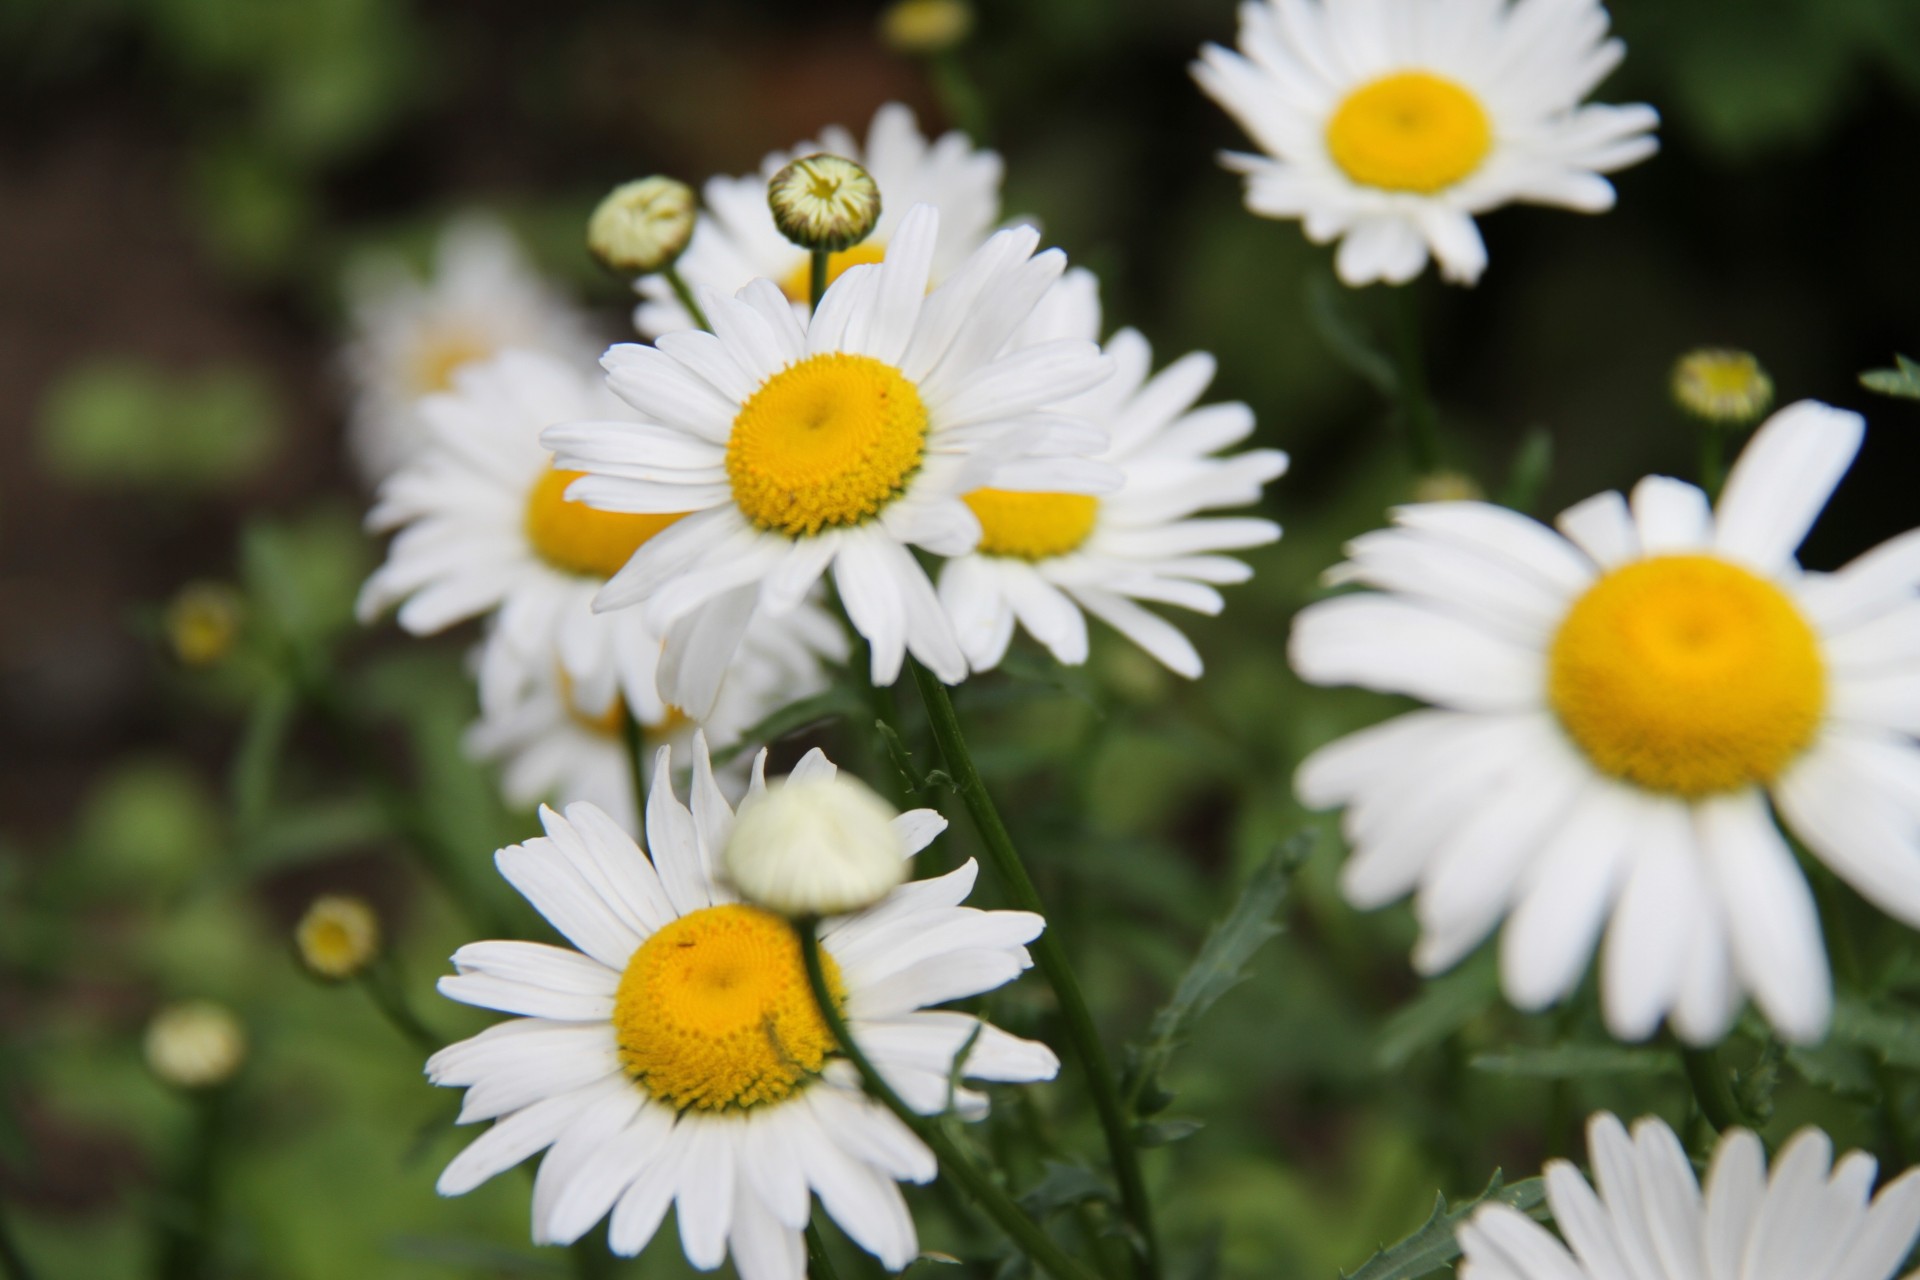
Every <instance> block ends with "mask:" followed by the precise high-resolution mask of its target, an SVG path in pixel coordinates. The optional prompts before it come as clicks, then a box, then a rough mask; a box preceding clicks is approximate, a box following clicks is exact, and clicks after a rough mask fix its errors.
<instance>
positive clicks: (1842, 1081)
mask: <svg viewBox="0 0 1920 1280" xmlns="http://www.w3.org/2000/svg"><path fill="white" fill-rule="evenodd" d="M1787 1065H1788V1066H1790V1067H1792V1068H1793V1069H1794V1071H1796V1072H1797V1073H1799V1076H1800V1078H1801V1079H1803V1080H1805V1081H1806V1082H1807V1083H1808V1084H1810V1085H1813V1086H1815V1087H1816V1088H1820V1089H1825V1090H1827V1091H1828V1092H1829V1093H1837V1094H1839V1095H1840V1096H1841V1097H1843V1098H1855V1099H1858V1100H1860V1101H1863V1102H1871V1101H1874V1100H1875V1099H1877V1098H1878V1097H1879V1096H1880V1086H1879V1084H1878V1082H1877V1081H1875V1080H1874V1078H1873V1066H1872V1064H1871V1063H1870V1062H1868V1060H1867V1055H1866V1054H1865V1053H1864V1052H1863V1051H1862V1050H1860V1049H1859V1048H1857V1047H1856V1046H1854V1045H1848V1044H1835V1043H1833V1041H1831V1040H1828V1041H1827V1042H1826V1043H1825V1044H1819V1045H1814V1046H1812V1047H1810V1048H1804V1049H1803V1048H1793V1049H1789V1050H1787Z"/></svg>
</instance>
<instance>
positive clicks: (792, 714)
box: [713, 684, 866, 767]
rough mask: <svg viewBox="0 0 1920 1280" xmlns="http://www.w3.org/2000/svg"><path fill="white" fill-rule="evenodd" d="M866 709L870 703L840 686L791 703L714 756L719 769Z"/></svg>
mask: <svg viewBox="0 0 1920 1280" xmlns="http://www.w3.org/2000/svg"><path fill="white" fill-rule="evenodd" d="M865 710H866V703H865V702H863V701H862V700H861V699H860V698H859V697H858V696H857V695H856V694H855V693H854V692H853V690H851V689H849V688H845V687H844V686H842V685H838V684H836V685H834V686H832V687H831V688H828V689H825V690H822V691H821V692H819V693H816V694H814V695H813V696H812V697H810V698H802V699H800V701H798V702H789V703H788V704H787V705H786V706H784V707H781V708H780V709H779V710H778V711H775V712H772V713H770V714H769V715H767V716H766V717H765V718H764V719H762V720H761V721H760V723H758V724H756V725H754V726H752V727H751V728H749V729H745V730H743V731H742V732H741V734H740V741H739V742H738V743H737V744H735V745H734V746H731V747H728V748H726V749H725V750H722V751H716V752H714V753H713V763H714V765H715V766H716V767H717V766H719V765H723V764H726V763H727V762H728V761H729V760H732V759H734V758H735V757H737V756H739V755H740V754H742V753H743V752H745V751H747V750H749V749H752V750H755V751H757V750H759V749H760V747H761V746H762V745H764V744H766V743H769V742H777V741H778V740H780V739H781V738H784V737H786V736H787V735H788V734H790V733H797V732H799V731H800V730H802V729H804V728H806V727H807V726H808V725H810V724H817V723H818V722H820V721H822V720H846V719H850V718H852V717H854V716H858V715H862V714H864V713H865Z"/></svg>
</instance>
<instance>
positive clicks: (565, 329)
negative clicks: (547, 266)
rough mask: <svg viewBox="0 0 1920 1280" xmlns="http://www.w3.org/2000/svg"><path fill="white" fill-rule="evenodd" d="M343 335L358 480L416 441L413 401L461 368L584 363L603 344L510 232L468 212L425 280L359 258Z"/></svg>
mask: <svg viewBox="0 0 1920 1280" xmlns="http://www.w3.org/2000/svg"><path fill="white" fill-rule="evenodd" d="M347 305H348V308H349V310H350V311H351V313H352V321H353V334H352V338H351V341H350V343H349V345H348V347H347V350H346V367H347V373H348V376H349V379H350V381H351V383H352V387H353V409H352V417H351V421H350V423H349V425H348V445H349V448H350V452H351V453H352V456H353V460H354V464H355V465H356V466H357V467H358V468H359V469H360V474H361V477H362V478H363V479H364V480H365V481H366V482H367V483H368V484H369V485H372V484H378V483H379V482H380V481H382V480H384V479H386V478H387V477H388V476H389V475H391V474H393V472H395V471H397V470H398V469H399V468H400V467H401V466H403V465H404V464H406V463H407V462H409V461H411V460H412V459H413V457H414V455H415V454H416V453H418V452H419V450H420V449H422V448H423V447H424V446H425V445H426V441H427V436H428V434H429V428H428V427H427V424H426V419H425V418H424V416H423V415H422V414H421V413H420V412H419V409H418V406H419V402H420V399H421V397H422V396H428V395H432V394H434V393H435V392H439V391H446V390H448V389H449V388H450V387H451V386H452V385H453V374H454V371H455V370H456V369H459V368H460V367H461V366H462V365H465V364H468V363H471V362H472V361H475V360H484V359H486V358H487V357H489V356H493V355H496V354H498V353H499V352H501V351H504V350H506V349H507V348H509V347H521V348H525V349H527V350H532V351H544V352H547V353H549V354H551V355H555V356H559V357H561V358H563V359H567V360H571V361H574V362H575V363H586V362H587V361H590V360H592V359H593V358H594V357H595V356H597V355H598V354H599V353H600V349H601V348H602V347H604V346H605V345H606V344H605V343H604V342H601V341H598V340H597V337H596V335H595V334H594V332H593V330H592V327H591V326H590V325H589V324H588V322H587V318H586V316H585V315H583V314H582V313H581V312H580V310H579V309H578V308H577V307H575V306H574V305H573V304H572V303H570V302H569V301H567V299H566V298H564V297H562V296H561V294H560V293H559V292H558V291H556V290H555V289H554V288H553V287H552V286H551V285H550V284H548V283H547V282H546V281H545V280H543V279H542V278H541V277H540V275H539V273H538V272H537V271H535V270H534V268H533V265H532V264H531V263H529V262H528V261H527V259H526V256H525V255H524V254H523V253H522V252H521V251H520V247H519V245H518V244H517V243H516V242H515V240H514V238H513V235H512V233H510V232H509V231H508V230H507V229H506V228H505V227H503V226H501V225H500V224H499V223H498V222H495V221H494V220H493V219H491V218H487V217H483V216H480V215H477V214H469V215H467V216H465V217H462V218H458V219H456V220H454V221H452V222H450V223H448V224H447V226H446V229H445V230H443V231H442V232H441V233H440V239H439V242H438V244H437V245H436V247H435V250H434V266H433V274H432V275H431V276H430V277H429V278H428V279H426V280H422V279H420V278H419V277H418V276H416V275H414V274H413V272H412V271H411V270H409V269H408V268H407V266H406V264H405V263H404V262H402V261H400V260H399V259H398V258H396V257H392V256H375V257H369V258H366V259H364V260H362V261H361V262H359V263H357V264H355V266H354V267H353V269H352V270H351V271H350V273H349V274H348V277H347Z"/></svg>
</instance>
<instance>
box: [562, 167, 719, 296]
mask: <svg viewBox="0 0 1920 1280" xmlns="http://www.w3.org/2000/svg"><path fill="white" fill-rule="evenodd" d="M698 211H699V202H698V201H697V200H695V199H694V195H693V188H692V187H689V186H688V185H687V184H686V183H684V182H675V181H674V180H673V179H672V178H662V177H652V178H640V179H638V180H636V181H633V182H626V183H622V184H621V185H619V186H617V187H615V188H614V189H613V190H612V191H610V192H609V193H608V194H607V198H606V199H604V200H602V201H601V202H600V204H599V207H597V208H596V209H594V211H593V216H592V217H590V218H588V219H587V249H588V250H589V251H590V252H591V253H592V254H593V256H594V257H596V258H598V259H599V260H600V265H601V266H603V267H605V268H606V269H607V270H609V271H612V272H614V273H615V274H618V275H643V276H644V275H651V274H653V273H654V272H656V271H663V270H665V269H666V268H668V267H670V266H672V265H673V263H674V260H675V259H677V258H678V257H679V256H680V254H681V251H682V250H684V249H685V248H686V247H687V241H688V240H689V239H690V238H691V237H692V236H693V220H694V215H695V214H696V213H697V212H698Z"/></svg>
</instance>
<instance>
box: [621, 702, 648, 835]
mask: <svg viewBox="0 0 1920 1280" xmlns="http://www.w3.org/2000/svg"><path fill="white" fill-rule="evenodd" d="M623 718H624V719H625V721H626V723H625V725H623V726H622V732H623V736H624V737H625V738H626V741H627V768H628V769H629V770H630V771H631V773H632V777H633V811H634V812H635V813H645V812H646V811H647V731H646V728H645V727H644V726H643V725H641V723H640V719H639V717H638V716H636V715H634V714H633V712H631V711H628V712H626V713H625V716H624V717H623Z"/></svg>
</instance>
